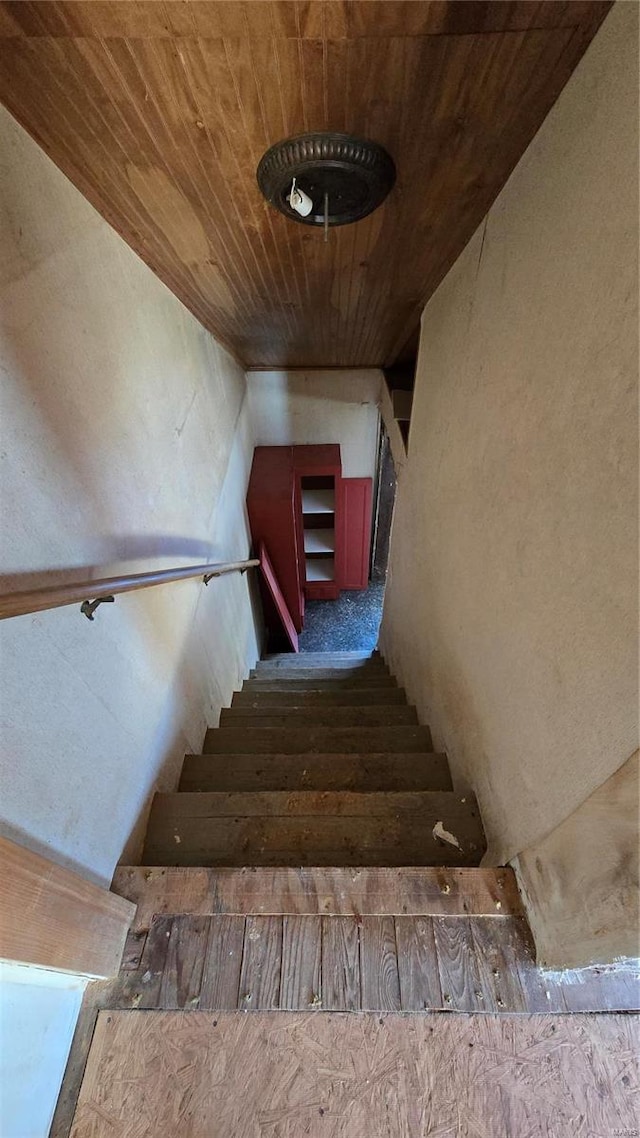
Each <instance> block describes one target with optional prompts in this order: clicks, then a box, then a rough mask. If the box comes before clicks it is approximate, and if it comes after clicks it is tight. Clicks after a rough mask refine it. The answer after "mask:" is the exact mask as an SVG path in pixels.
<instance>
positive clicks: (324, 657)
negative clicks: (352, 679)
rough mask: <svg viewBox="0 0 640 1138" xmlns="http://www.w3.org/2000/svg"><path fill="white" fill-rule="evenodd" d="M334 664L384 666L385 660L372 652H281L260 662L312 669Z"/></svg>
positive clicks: (265, 657)
mask: <svg viewBox="0 0 640 1138" xmlns="http://www.w3.org/2000/svg"><path fill="white" fill-rule="evenodd" d="M334 662H338V663H341V664H342V663H346V664H351V665H352V666H354V665H356V664H384V660H383V659H382V657H381V656H379V655H378V654H377V653H375V654H372V653H371V652H299V653H297V654H296V653H295V652H280V653H275V654H274V655H271V656H264V657H263V658H262V659H261V660H259V661H258V663H259V664H271V665H273V666H278V665H280V664H284V665H285V666H286V665H293V666H294V667H295V665H296V664H301V665H302V666H303V667H305V666H306V667H310V666H311V665H312V664H313V665H314V666H315V665H316V664H321V665H326V664H328V663H331V665H333V663H334Z"/></svg>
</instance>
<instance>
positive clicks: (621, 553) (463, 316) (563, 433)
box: [382, 4, 638, 862]
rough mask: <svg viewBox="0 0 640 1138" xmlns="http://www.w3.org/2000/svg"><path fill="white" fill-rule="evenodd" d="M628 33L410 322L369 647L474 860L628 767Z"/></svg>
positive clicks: (632, 504)
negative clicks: (469, 819) (402, 420)
mask: <svg viewBox="0 0 640 1138" xmlns="http://www.w3.org/2000/svg"><path fill="white" fill-rule="evenodd" d="M637 19H638V10H637V6H636V5H635V4H619V5H617V6H616V7H614V8H613V9H612V11H611V13H610V14H609V15H608V16H607V18H606V20H605V22H604V24H603V27H602V28H601V30H600V32H599V33H598V35H597V36H596V38H595V40H594V42H593V43H592V44H591V46H590V47H589V49H588V51H587V53H586V55H585V57H584V59H583V60H582V62H581V63H580V64H579V66H578V68H577V70H576V71H575V73H574V75H573V77H572V78H571V80H570V81H569V83H568V84H567V86H566V88H565V90H564V91H563V92H562V94H561V96H560V98H559V100H558V102H557V103H556V105H555V107H554V108H553V110H552V111H551V113H550V115H549V116H548V118H547V119H546V121H545V122H544V124H543V125H542V127H541V129H540V131H539V133H538V134H537V136H536V138H535V139H534V140H533V142H532V144H531V146H530V147H529V149H528V150H527V152H526V153H525V155H524V157H523V158H522V160H521V162H520V163H519V165H518V166H517V168H516V170H515V171H514V173H513V175H512V177H511V178H510V180H509V182H508V183H507V185H506V186H505V188H504V190H503V192H502V193H501V194H500V196H499V198H498V199H497V201H496V202H495V204H494V206H493V207H492V209H491V210H490V212H489V214H488V216H487V218H486V223H485V224H483V226H482V227H481V228H480V230H479V231H478V232H477V233H476V234H475V236H474V238H473V239H472V241H471V242H470V244H469V245H468V246H467V248H466V250H465V251H464V253H463V254H462V256H461V257H460V258H459V260H458V261H457V263H456V264H455V266H454V267H453V269H452V270H451V272H450V273H449V274H448V276H447V277H446V278H445V280H444V281H443V283H442V285H441V286H440V288H439V289H438V291H437V293H436V294H435V296H434V297H433V299H432V300H431V302H430V303H429V305H428V306H427V308H426V310H425V312H424V315H423V321H422V334H421V342H420V354H419V361H418V374H417V381H416V392H415V398H414V404H413V418H412V423H411V434H410V439H409V451H408V459H407V462H406V463H405V464H404V466H402V467H401V468H400V469H399V486H398V496H397V503H396V513H395V518H394V524H393V533H392V548H391V566H390V578H389V584H388V587H387V594H386V599H385V609H384V616H383V631H382V647H383V651H384V652H385V654H386V656H387V659H388V662H389V664H390V666H391V668H392V669H393V670H394V671H395V672H396V673H397V674H398V676H399V678H400V680H401V682H403V683H404V685H405V686H406V688H407V692H408V694H409V696H410V698H411V699H412V700H415V701H416V702H417V704H418V706H419V709H420V712H421V714H422V717H423V721H424V722H429V723H430V724H431V726H432V729H433V732H434V737H435V741H436V745H437V746H438V747H441V748H443V749H446V750H447V751H448V752H449V756H450V759H451V762H452V767H453V770H454V777H456V778H457V780H458V783H459V784H460V785H464V784H471V785H472V786H473V787H474V788H475V790H476V792H477V794H478V796H479V800H480V805H481V810H482V814H483V818H484V821H485V826H486V829H487V834H488V838H489V843H490V849H489V859H490V860H492V861H494V862H503V861H506V860H507V859H509V858H511V857H513V856H514V855H515V854H517V853H519V852H520V851H521V850H523V849H524V848H525V847H527V846H532V845H534V844H535V843H537V842H539V841H541V840H542V839H543V838H544V837H545V836H546V835H547V834H549V833H550V831H552V830H553V829H554V828H555V827H556V826H558V825H559V824H560V823H561V822H562V821H563V820H564V819H565V818H566V817H567V816H568V815H569V814H571V813H572V811H574V810H575V809H576V808H577V807H578V806H579V805H580V804H581V803H582V802H584V801H585V799H586V798H587V797H588V796H589V795H590V794H591V793H592V792H593V791H594V790H596V788H597V787H599V786H600V785H601V784H602V783H603V782H605V780H607V779H608V778H609V777H610V776H611V775H612V774H613V773H614V772H615V771H617V770H618V768H619V767H621V766H622V764H623V763H624V762H625V761H626V760H627V758H628V757H629V755H630V754H631V753H632V752H633V751H634V750H635V748H636V746H637V725H636V720H637V693H638V687H637V615H638V613H637V431H636V422H637V415H636V412H637V373H638V356H637V347H638V309H637V303H638V282H637V247H638V203H637V141H638V139H637V82H638V64H637V43H638V36H637Z"/></svg>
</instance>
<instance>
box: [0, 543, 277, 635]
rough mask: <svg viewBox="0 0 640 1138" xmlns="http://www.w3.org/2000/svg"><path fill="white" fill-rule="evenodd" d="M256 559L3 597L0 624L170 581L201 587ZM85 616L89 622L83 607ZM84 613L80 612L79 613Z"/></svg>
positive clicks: (246, 566)
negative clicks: (194, 580) (193, 581)
mask: <svg viewBox="0 0 640 1138" xmlns="http://www.w3.org/2000/svg"><path fill="white" fill-rule="evenodd" d="M259 564H260V561H259V560H258V559H257V558H252V559H250V560H248V561H223V562H210V563H208V564H206V565H188V566H187V565H185V566H184V567H183V568H181V569H156V570H155V571H154V572H152V573H134V574H133V575H129V576H128V577H125V576H122V577H103V578H102V579H101V580H88V581H77V582H73V583H70V584H68V585H50V586H48V587H47V588H43V589H26V590H24V591H22V592H17V593H4V594H3V595H1V596H0V620H6V619H7V618H8V617H10V616H25V615H26V614H27V613H30V612H43V611H44V610H45V609H56V608H62V607H63V606H64V605H74V604H78V603H81V604H82V603H83V602H85V601H86V602H88V601H89V599H90V598H91V597H96V598H106V597H107V596H109V597H111V599H113V597H114V596H116V595H117V594H118V593H131V592H133V591H134V589H148V588H151V587H152V586H153V585H168V584H169V583H170V582H171V581H188V580H189V578H191V577H203V578H204V579H205V584H207V583H208V581H209V580H210V579H211V577H222V576H223V574H225V573H235V572H240V573H244V572H245V571H246V570H247V569H252V568H254V566H256V565H259ZM87 608H88V610H89V611H87V612H86V615H87V616H89V619H90V620H92V619H93V614H92V612H91V611H90V610H91V606H90V605H88V606H87ZM83 611H84V609H83Z"/></svg>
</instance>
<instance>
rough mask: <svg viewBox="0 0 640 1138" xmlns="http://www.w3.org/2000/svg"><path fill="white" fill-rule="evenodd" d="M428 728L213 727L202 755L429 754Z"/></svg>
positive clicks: (430, 746) (207, 735) (430, 747)
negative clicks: (237, 753)
mask: <svg viewBox="0 0 640 1138" xmlns="http://www.w3.org/2000/svg"><path fill="white" fill-rule="evenodd" d="M431 750H432V744H431V732H430V731H429V728H428V727H309V728H301V727H289V728H287V729H285V730H280V729H278V728H275V727H254V728H252V727H217V728H209V730H208V731H207V734H206V737H205V741H204V747H203V753H204V754H209V755H212V754H216V753H218V752H225V753H232V752H239V753H240V754H251V753H253V754H256V755H258V754H259V755H264V754H281V755H301V754H304V753H305V752H308V751H312V752H316V753H317V754H325V755H328V754H336V753H339V754H349V755H353V754H363V753H365V754H366V753H368V752H371V753H372V754H373V753H376V752H377V753H380V752H389V753H394V752H398V751H401V752H404V753H408V752H419V753H424V752H425V751H431Z"/></svg>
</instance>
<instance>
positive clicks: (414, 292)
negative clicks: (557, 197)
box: [0, 0, 610, 367]
mask: <svg viewBox="0 0 640 1138" xmlns="http://www.w3.org/2000/svg"><path fill="white" fill-rule="evenodd" d="M609 7H610V4H609V3H608V2H607V3H588V2H583V0H569V2H567V3H565V2H555V0H542V2H541V3H539V2H522V0H516V2H509V0H498V2H479V0H476V2H472V3H466V2H464V0H425V2H421V0H409V2H399V0H398V2H396V0H378V2H375V0H373V2H372V0H365V2H360V0H351V2H343V0H326V2H325V0H311V2H308V3H306V2H305V3H303V2H296V0H273V2H271V0H250V2H247V3H244V2H241V0H229V2H223V3H215V2H208V0H165V2H162V0H145V2H140V3H138V2H134V0H88V2H84V0H60V2H56V0H44V2H41V0H39V2H33V3H31V2H27V0H19V2H17V3H11V2H6V3H2V4H0V37H1V40H0V98H1V99H2V100H3V101H4V103H5V104H6V106H7V107H8V109H9V110H10V111H11V112H12V114H13V115H15V117H16V118H17V119H18V120H19V121H20V122H21V123H22V124H23V126H25V127H26V129H27V130H28V131H29V132H30V133H31V134H32V135H33V137H34V138H35V139H36V140H37V141H38V142H39V143H40V145H41V146H42V147H43V148H44V150H45V151H46V152H47V154H49V155H50V157H51V158H52V159H53V160H54V162H55V163H56V164H57V165H58V166H59V167H60V168H61V169H62V170H63V171H64V172H65V174H67V175H68V177H69V178H70V179H71V181H72V182H74V183H75V185H76V186H78V188H79V189H80V190H81V191H82V192H83V193H84V194H85V195H86V197H87V198H88V199H89V200H90V201H91V202H92V203H93V205H95V207H96V208H97V209H98V210H99V211H100V213H101V214H102V215H103V216H104V217H105V218H106V219H107V220H108V221H109V222H110V223H111V224H112V225H113V226H114V228H115V229H117V230H118V232H119V233H120V234H122V236H123V237H124V239H125V240H126V241H127V242H128V243H129V245H131V247H132V248H133V249H135V250H136V252H137V253H139V254H140V256H141V257H142V258H143V259H144V260H145V261H146V262H147V264H148V265H150V267H151V268H152V269H153V270H154V271H155V272H156V273H157V274H158V276H159V277H161V278H162V280H163V281H165V283H166V284H167V285H168V286H169V288H170V289H171V290H172V291H173V292H174V293H175V294H176V296H178V297H179V298H180V299H181V300H182V301H183V302H184V303H185V304H186V306H187V307H188V308H189V309H191V311H192V312H193V313H194V314H195V315H196V316H197V317H198V318H199V319H200V320H201V321H202V323H203V324H204V325H205V326H206V327H207V328H209V329H210V330H211V331H212V332H213V333H214V335H216V336H217V337H218V339H219V340H220V341H221V342H222V343H223V344H225V345H226V346H227V347H228V348H230V349H231V350H232V352H233V353H234V354H235V355H236V356H237V357H238V358H239V359H240V360H241V361H242V362H243V363H244V364H246V365H247V366H274V365H277V366H284V365H288V366H294V365H295V366H307V367H312V366H367V365H370V366H373V365H382V364H387V365H388V364H391V363H392V362H393V361H394V360H395V359H397V358H398V356H399V354H400V353H401V351H402V349H403V347H404V345H405V344H406V343H407V341H410V339H411V336H412V334H414V333H415V329H416V326H417V324H418V321H419V318H420V313H421V310H422V308H423V306H424V304H425V302H426V300H427V299H428V298H429V296H430V295H431V293H432V292H433V291H434V289H435V288H436V287H437V285H438V283H439V282H440V280H441V279H442V277H443V276H444V274H445V273H446V271H447V269H448V268H449V267H450V266H451V264H452V263H453V261H454V260H455V258H456V257H457V256H458V255H459V253H460V252H461V250H462V249H463V247H464V245H465V244H466V242H467V241H468V240H469V238H470V237H471V235H472V233H473V232H474V230H475V229H476V227H477V226H478V225H479V223H480V222H481V220H482V218H483V216H484V215H485V213H486V211H487V209H488V207H489V206H490V204H491V203H492V201H493V200H494V198H495V196H496V194H497V193H498V191H499V190H500V188H501V187H502V186H503V184H504V182H505V180H506V178H507V177H508V176H509V174H510V172H511V170H512V169H513V167H514V165H515V164H516V162H517V161H518V159H519V158H520V156H521V154H522V153H523V151H524V149H525V148H526V146H527V145H528V143H529V141H530V140H531V138H532V137H533V135H534V134H535V132H536V130H537V129H538V127H539V126H540V123H541V122H542V120H543V119H544V117H545V115H546V114H547V112H548V111H549V109H550V107H551V106H552V104H553V103H554V101H555V99H556V98H557V96H558V94H559V92H560V90H561V89H562V87H563V86H564V84H565V83H566V81H567V79H568V78H569V76H570V74H571V72H572V71H573V69H574V67H575V66H576V64H577V62H578V61H579V59H580V57H581V56H582V54H583V52H584V50H585V48H586V47H587V45H588V43H589V41H590V40H591V38H592V36H593V35H594V33H595V31H596V30H597V27H598V26H599V24H600V22H601V21H602V19H603V18H604V16H605V14H606V12H607V10H608V8H609ZM307 130H339V131H348V132H352V133H354V134H361V135H365V136H367V137H370V138H373V139H376V140H377V141H379V142H381V143H383V145H385V146H386V147H387V148H388V149H389V151H390V152H391V154H392V155H393V157H394V159H395V162H396V165H397V170H398V181H397V184H396V187H395V189H394V190H393V191H392V193H391V195H390V197H389V198H388V199H387V201H386V203H385V204H384V205H383V206H382V207H381V208H380V209H379V210H378V211H377V212H376V213H374V214H373V215H371V216H370V217H369V218H367V219H365V220H364V221H361V222H359V223H357V224H356V225H352V226H346V227H344V228H339V229H334V230H332V231H331V233H330V238H329V242H328V244H324V242H323V236H322V233H321V232H320V231H316V230H314V229H310V228H308V227H307V226H302V225H297V224H295V223H292V222H291V221H288V220H287V219H285V218H284V217H282V216H281V215H280V214H278V213H277V212H276V211H274V210H273V209H271V208H270V207H269V206H268V205H267V204H266V202H264V200H263V199H262V197H261V195H260V193H259V191H258V188H257V185H256V180H255V170H256V166H257V163H258V160H259V159H260V157H261V155H262V153H263V152H264V150H266V148H267V147H268V146H270V145H271V144H272V143H274V142H276V141H278V140H279V139H281V138H284V137H286V136H288V135H293V134H298V133H301V132H303V131H307Z"/></svg>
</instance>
